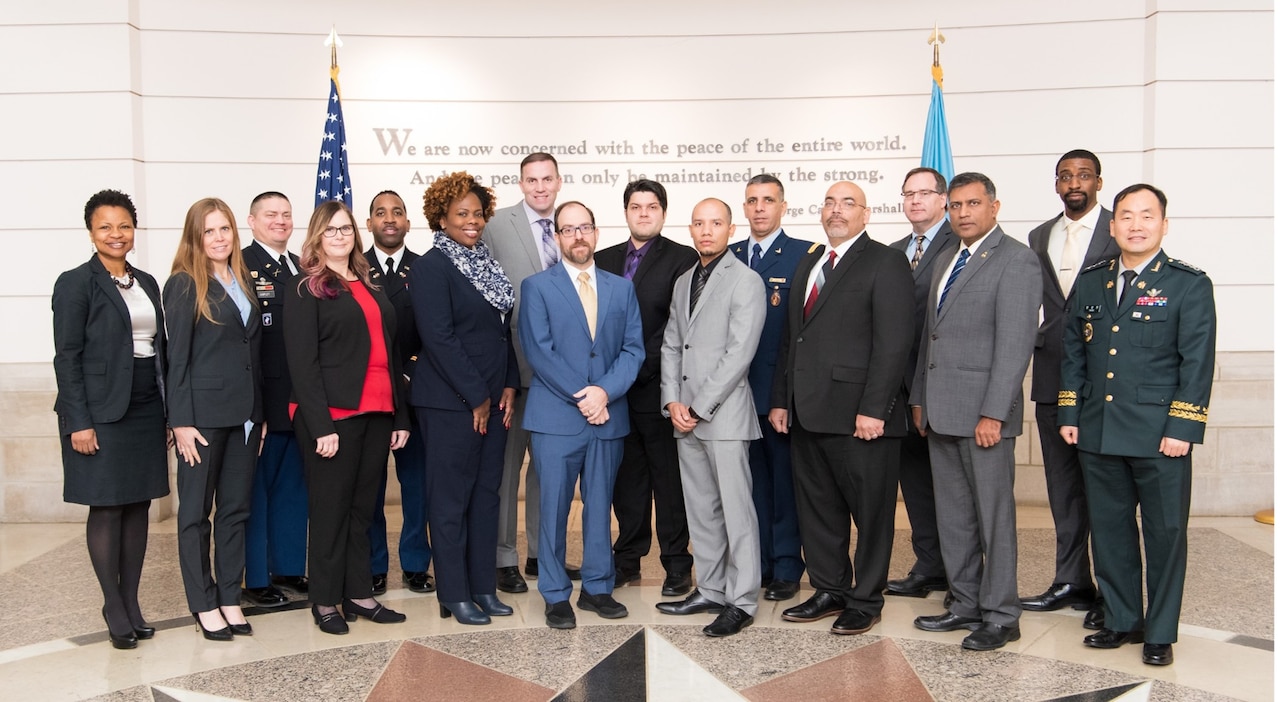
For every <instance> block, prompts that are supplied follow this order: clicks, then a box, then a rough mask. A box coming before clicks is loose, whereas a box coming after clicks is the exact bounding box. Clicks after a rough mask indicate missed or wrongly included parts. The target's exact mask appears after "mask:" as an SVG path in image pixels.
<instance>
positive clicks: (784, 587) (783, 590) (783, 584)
mask: <svg viewBox="0 0 1280 702" xmlns="http://www.w3.org/2000/svg"><path fill="white" fill-rule="evenodd" d="M798 592H800V583H799V582H797V581H795V580H775V581H773V582H771V583H769V587H766V588H765V589H764V598H765V599H766V600H773V601H774V602H782V601H783V600H789V599H791V598H792V597H795V596H796V593H798Z"/></svg>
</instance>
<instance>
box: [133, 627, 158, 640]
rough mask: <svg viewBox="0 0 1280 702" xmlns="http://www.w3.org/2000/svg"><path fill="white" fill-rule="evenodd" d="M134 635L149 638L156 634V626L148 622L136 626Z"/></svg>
mask: <svg viewBox="0 0 1280 702" xmlns="http://www.w3.org/2000/svg"><path fill="white" fill-rule="evenodd" d="M133 635H134V636H135V637H137V638H139V639H149V638H151V637H152V636H155V635H156V628H155V627H154V626H148V625H146V624H143V625H142V626H135V627H133Z"/></svg>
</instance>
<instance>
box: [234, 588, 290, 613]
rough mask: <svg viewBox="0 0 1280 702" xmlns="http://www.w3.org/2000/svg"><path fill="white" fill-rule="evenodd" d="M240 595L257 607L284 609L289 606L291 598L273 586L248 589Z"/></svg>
mask: <svg viewBox="0 0 1280 702" xmlns="http://www.w3.org/2000/svg"><path fill="white" fill-rule="evenodd" d="M240 594H241V595H242V596H244V598H245V599H246V600H248V601H249V604H252V605H253V606H255V607H267V608H271V607H283V606H284V605H287V604H289V598H288V597H285V596H284V593H283V592H280V591H279V590H277V589H276V588H275V587H273V586H271V585H268V586H266V587H246V588H244V589H243V590H241V591H240Z"/></svg>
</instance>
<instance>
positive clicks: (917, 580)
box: [885, 168, 956, 597]
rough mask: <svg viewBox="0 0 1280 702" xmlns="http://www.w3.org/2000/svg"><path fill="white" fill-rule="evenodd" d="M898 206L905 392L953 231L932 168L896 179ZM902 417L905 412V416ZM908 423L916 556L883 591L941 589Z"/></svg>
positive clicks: (925, 482) (923, 452) (940, 180)
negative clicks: (911, 290) (903, 231)
mask: <svg viewBox="0 0 1280 702" xmlns="http://www.w3.org/2000/svg"><path fill="white" fill-rule="evenodd" d="M902 209H903V211H904V212H905V213H906V215H907V221H908V222H910V223H911V234H910V235H909V236H905V237H903V238H901V239H899V240H898V241H895V242H894V243H893V245H892V247H893V248H895V249H897V250H899V251H901V252H903V253H904V254H905V255H906V257H907V260H908V261H909V262H910V265H911V277H912V278H913V279H914V281H915V301H916V306H915V315H914V319H915V332H914V333H913V335H912V337H911V353H910V354H909V355H908V356H907V371H906V379H905V381H904V383H903V385H904V389H905V392H906V393H907V394H910V393H911V381H912V379H913V378H914V376H915V370H916V358H918V357H919V355H920V331H921V330H922V329H923V328H924V317H925V314H926V313H927V311H926V310H925V305H926V304H927V302H926V300H927V299H928V297H929V283H930V282H932V280H933V277H932V276H933V264H934V262H935V261H938V260H946V259H947V258H948V256H949V255H950V253H951V250H952V249H954V248H955V246H956V243H955V242H956V236H955V234H953V233H952V232H951V222H949V221H948V220H947V179H946V177H944V176H943V175H942V174H941V173H939V172H938V171H935V170H934V169H932V168H913V169H911V170H909V171H907V177H906V178H904V179H903V180H902ZM907 421H908V422H910V421H911V418H910V416H908V418H907ZM917 429H918V427H916V426H915V425H914V424H912V425H911V427H910V431H908V432H907V435H906V436H904V437H903V438H902V451H901V459H900V462H901V465H900V466H899V467H898V484H899V486H900V487H901V488H902V501H903V503H905V504H906V507H907V518H908V519H909V520H910V521H911V550H912V551H913V552H914V553H915V557H916V562H915V565H913V566H911V570H910V571H909V572H908V573H907V577H905V578H902V579H900V580H890V581H889V585H888V587H886V588H885V592H886V593H887V594H890V595H903V596H906V597H925V596H927V595H928V594H929V592H930V591H933V590H945V589H947V571H946V568H944V567H943V565H942V547H941V546H939V545H938V514H937V510H936V509H935V508H934V504H933V468H932V466H931V464H930V463H929V440H928V439H926V438H924V437H923V436H921V435H920V433H919V431H917Z"/></svg>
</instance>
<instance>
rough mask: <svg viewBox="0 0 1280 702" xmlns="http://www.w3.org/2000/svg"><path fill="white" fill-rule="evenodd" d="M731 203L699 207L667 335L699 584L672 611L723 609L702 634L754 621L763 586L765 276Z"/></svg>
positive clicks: (670, 396)
mask: <svg viewBox="0 0 1280 702" xmlns="http://www.w3.org/2000/svg"><path fill="white" fill-rule="evenodd" d="M732 218H733V215H732V213H731V212H730V210H729V206H728V205H727V204H725V203H724V202H722V201H720V200H716V199H713V198H709V199H706V200H703V201H702V202H699V203H698V204H697V206H695V207H694V208H693V221H692V224H690V225H689V232H690V233H691V234H692V235H693V245H694V246H693V247H694V249H696V250H697V252H698V265H696V266H694V267H693V268H692V269H690V270H689V271H687V272H685V273H683V274H682V275H681V276H680V277H679V278H677V279H676V283H675V289H674V290H673V292H672V296H671V313H670V316H669V317H668V319H667V328H666V332H665V335H664V336H663V340H662V407H663V410H662V412H663V414H665V415H669V416H670V417H671V423H672V425H673V426H674V427H675V435H676V448H677V451H678V453H679V455H680V481H681V483H682V485H683V488H684V504H685V511H686V513H687V515H688V519H689V540H690V541H691V542H692V543H693V562H694V567H695V568H696V569H697V571H698V588H697V589H696V590H694V591H693V593H692V594H690V595H689V597H687V598H686V599H684V600H680V601H678V602H661V603H659V604H658V610H659V611H661V612H663V613H665V614H696V613H699V612H717V613H718V616H717V617H716V619H715V621H713V622H712V623H711V624H709V625H708V626H706V627H705V628H704V629H703V630H702V632H703V633H704V634H706V635H707V636H731V635H733V634H736V633H738V632H739V631H742V630H743V629H744V628H746V627H748V626H750V625H751V623H752V622H753V621H754V617H755V613H756V600H757V597H758V596H759V588H760V531H759V526H758V524H757V522H756V510H755V503H754V502H752V499H751V463H750V458H749V450H750V445H751V441H752V440H755V439H759V438H760V424H759V421H758V419H757V417H756V407H755V402H754V401H753V400H752V397H751V387H750V385H748V384H747V371H748V370H749V369H750V367H751V359H752V358H753V357H754V356H755V352H756V345H757V344H759V342H760V330H761V329H763V328H764V319H765V299H764V283H762V282H761V281H760V276H758V275H756V273H755V271H752V270H751V269H750V268H748V267H747V266H746V264H744V263H742V262H741V261H739V260H738V259H737V258H736V257H734V256H726V255H725V254H726V252H728V250H729V237H731V236H732V235H733V230H734V226H733V224H732Z"/></svg>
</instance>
